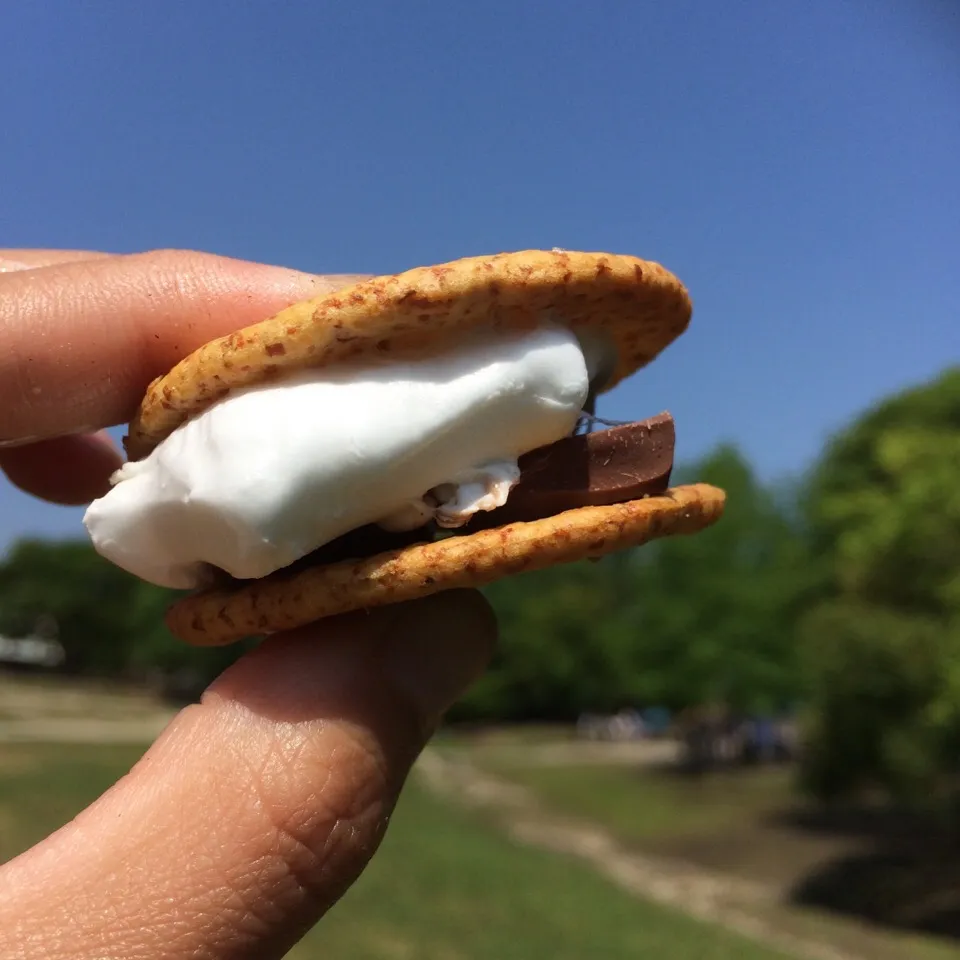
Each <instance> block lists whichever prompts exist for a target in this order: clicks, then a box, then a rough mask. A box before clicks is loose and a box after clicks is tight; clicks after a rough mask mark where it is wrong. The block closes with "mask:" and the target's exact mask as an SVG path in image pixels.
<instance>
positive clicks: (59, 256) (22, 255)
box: [0, 248, 110, 272]
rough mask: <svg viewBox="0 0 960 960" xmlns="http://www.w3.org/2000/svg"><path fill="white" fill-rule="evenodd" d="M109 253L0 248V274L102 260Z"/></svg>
mask: <svg viewBox="0 0 960 960" xmlns="http://www.w3.org/2000/svg"><path fill="white" fill-rule="evenodd" d="M109 256H110V254H109V253H98V252H96V251H93V250H17V249H14V248H10V249H2V248H0V272H5V268H6V272H10V271H11V268H15V269H19V270H32V269H34V268H35V267H49V266H52V265H53V264H56V263H73V262H74V261H77V260H102V259H104V258H105V257H109Z"/></svg>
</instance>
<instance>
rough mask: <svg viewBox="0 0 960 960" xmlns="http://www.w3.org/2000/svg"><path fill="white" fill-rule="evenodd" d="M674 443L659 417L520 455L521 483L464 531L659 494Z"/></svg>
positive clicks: (669, 420)
mask: <svg viewBox="0 0 960 960" xmlns="http://www.w3.org/2000/svg"><path fill="white" fill-rule="evenodd" d="M675 440H676V433H675V430H674V424H673V417H671V416H670V414H669V413H661V414H658V415H657V416H655V417H650V419H648V420H641V421H639V422H638V423H627V424H624V425H623V426H619V427H611V428H610V429H608V430H598V431H596V432H594V433H584V434H577V435H575V436H572V437H564V438H563V439H562V440H558V441H557V442H556V443H551V444H549V445H548V446H545V447H539V448H538V449H536V450H531V451H530V452H529V453H526V454H524V455H523V456H522V457H520V460H519V464H520V470H521V474H520V481H519V483H517V485H516V486H515V487H514V488H513V489H512V490H511V491H510V496H509V497H508V498H507V502H506V503H505V504H504V505H503V506H502V507H499V508H498V509H496V510H491V511H490V512H488V513H478V514H476V515H475V516H474V517H473V519H472V520H471V521H470V523H469V524H467V526H466V527H464V528H463V531H464V532H465V533H469V532H470V531H472V530H483V529H487V528H489V527H500V526H503V525H504V524H506V523H514V522H516V521H521V520H540V519H542V518H543V517H552V516H555V515H556V514H558V513H563V511H564V510H573V509H575V508H577V507H599V506H608V505H609V504H612V503H625V502H626V501H627V500H638V499H640V498H641V497H645V496H650V495H651V494H657V493H663V491H664V490H666V489H667V487H668V485H669V483H670V472H671V470H672V469H673V448H674V443H675Z"/></svg>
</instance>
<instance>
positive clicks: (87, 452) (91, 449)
mask: <svg viewBox="0 0 960 960" xmlns="http://www.w3.org/2000/svg"><path fill="white" fill-rule="evenodd" d="M121 463H123V458H122V457H121V456H120V454H119V452H118V451H117V448H116V446H115V445H114V443H113V441H112V440H111V439H110V437H109V436H108V435H107V434H106V433H92V434H76V435H75V436H71V437H57V438H55V439H53V440H42V441H40V442H39V443H31V444H28V445H26V446H17V447H9V448H6V449H2V450H0V470H2V471H3V472H4V473H5V474H6V475H7V479H8V480H10V482H11V483H13V484H14V485H15V486H17V487H19V488H20V489H21V490H23V491H25V492H26V493H30V494H33V496H35V497H40V499H41V500H49V501H50V502H51V503H61V504H64V505H66V506H80V505H81V504H84V503H90V501H91V500H95V499H96V498H97V497H101V496H103V494H105V493H106V492H107V490H108V489H109V488H110V475H111V474H112V473H113V472H114V470H116V469H117V468H118V467H119V466H120V464H121Z"/></svg>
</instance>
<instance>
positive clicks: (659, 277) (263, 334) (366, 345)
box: [124, 250, 692, 460]
mask: <svg viewBox="0 0 960 960" xmlns="http://www.w3.org/2000/svg"><path fill="white" fill-rule="evenodd" d="M691 309H692V308H691V304H690V298H689V296H688V294H687V291H686V289H685V288H684V286H683V284H682V283H681V282H680V281H679V280H678V279H677V278H676V277H675V276H673V274H671V273H670V272H669V271H667V270H665V269H664V268H663V267H661V266H660V265H659V264H657V263H651V262H648V261H645V260H639V259H637V258H636V257H630V256H621V255H617V254H610V253H577V252H570V251H561V250H555V251H542V250H527V251H522V252H519V253H501V254H496V255H494V256H488V257H471V258H467V259H463V260H455V261H453V262H452V263H447V264H442V265H439V266H433V267H417V268H416V269H414V270H408V271H407V272H405V273H400V274H395V275H392V276H385V277H374V278H373V279H370V280H365V281H362V282H360V283H357V284H354V285H353V286H351V287H347V288H345V289H343V290H338V291H336V292H334V293H330V294H324V295H323V296H320V297H316V298H315V299H313V300H307V301H304V302H303V303H298V304H294V305H293V306H291V307H288V308H287V309H286V310H284V311H282V312H281V313H279V314H277V315H276V316H275V317H271V318H270V319H268V320H264V321H262V322H260V323H257V324H254V325H253V326H250V327H247V328H245V329H243V330H238V331H237V332H235V333H232V334H230V335H229V336H226V337H221V338H220V339H218V340H213V341H211V342H210V343H207V344H205V345H204V346H202V347H200V348H199V349H198V350H196V351H195V352H194V353H192V354H190V355H189V356H188V357H186V358H185V359H184V360H182V361H181V362H180V363H179V364H177V366H176V367H174V368H173V370H171V371H170V372H169V373H168V374H166V375H165V376H163V377H160V378H158V379H157V380H155V381H154V382H153V383H152V384H151V385H150V387H149V388H148V390H147V393H146V396H145V398H144V400H143V403H142V404H141V406H140V410H139V412H138V413H137V415H136V417H135V418H134V420H133V422H132V423H131V424H130V431H129V435H128V436H127V437H126V438H125V440H124V444H125V446H126V449H127V454H128V456H129V457H130V459H132V460H136V459H140V458H142V457H145V456H146V455H147V454H148V453H149V452H150V451H151V450H152V449H153V448H154V447H156V446H157V445H158V444H159V443H160V442H161V441H162V440H163V439H164V438H165V437H167V436H168V435H169V434H170V433H172V432H173V431H174V430H175V429H176V428H177V427H178V426H179V425H180V424H181V423H183V422H184V421H185V420H186V419H188V418H189V417H190V416H193V415H194V414H196V413H198V412H200V411H202V410H204V409H205V408H206V407H207V406H209V405H210V404H211V403H213V402H214V401H216V400H218V399H220V398H221V397H223V396H224V395H225V394H226V393H227V392H228V391H229V390H231V389H233V388H239V387H247V386H252V385H254V384H258V383H263V382H266V381H268V380H270V379H271V378H273V377H277V376H280V375H281V374H283V373H284V372H286V371H290V370H295V369H299V368H303V367H314V366H326V365H329V364H334V363H342V362H345V361H350V360H355V359H356V358H358V357H361V356H366V355H371V356H379V357H389V356H392V355H403V354H413V355H416V354H418V353H423V352H425V351H428V350H436V349H437V348H438V346H441V345H442V344H443V343H444V342H445V340H447V339H450V338H453V337H454V336H455V335H457V334H460V333H462V332H463V331H466V330H469V329H471V328H482V329H485V330H489V331H496V330H502V329H525V328H529V327H533V326H534V325H536V324H537V323H540V322H542V321H543V320H544V319H549V320H553V321H555V322H559V323H563V324H566V325H567V326H569V327H571V328H573V329H574V330H576V329H582V328H590V329H596V330H599V331H603V332H605V333H606V334H607V335H609V337H610V338H611V340H612V341H613V343H614V345H615V346H616V348H617V353H618V356H619V364H618V366H617V368H616V370H615V371H614V373H613V377H612V379H611V380H610V381H609V382H608V383H607V384H606V385H605V389H609V388H610V387H611V386H613V385H614V384H616V383H617V382H619V381H620V380H622V379H623V378H624V377H626V376H628V375H629V374H631V373H633V372H634V371H635V370H637V369H639V368H640V367H643V366H645V365H646V364H647V363H649V362H650V361H651V360H652V359H653V358H654V357H655V356H657V354H659V353H660V352H661V351H662V350H663V349H664V348H665V347H666V346H667V345H668V344H670V343H671V342H672V341H673V340H675V339H676V338H677V337H678V336H679V335H680V334H681V333H683V331H684V330H685V329H686V327H687V324H688V323H689V321H690V314H691Z"/></svg>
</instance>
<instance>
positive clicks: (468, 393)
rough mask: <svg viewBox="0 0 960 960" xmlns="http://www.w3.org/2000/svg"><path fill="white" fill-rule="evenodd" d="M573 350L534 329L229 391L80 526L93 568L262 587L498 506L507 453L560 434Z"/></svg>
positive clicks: (584, 387) (580, 385)
mask: <svg viewBox="0 0 960 960" xmlns="http://www.w3.org/2000/svg"><path fill="white" fill-rule="evenodd" d="M584 349H586V350H587V352H588V353H590V350H589V347H585V348H584ZM584 349H582V348H581V346H580V344H579V343H578V341H577V338H576V337H575V336H574V335H573V334H572V333H571V332H569V331H568V330H565V329H563V328H560V327H554V326H545V327H542V328H539V329H537V330H535V331H533V332H531V333H525V334H519V335H518V334H511V335H502V334H501V335H499V336H497V337H496V338H487V339H484V340H479V341H475V342H472V343H468V344H467V345H461V346H460V347H458V348H457V349H455V350H453V351H451V352H449V353H446V354H444V355H442V356H439V357H431V358H428V359H423V360H416V361H407V362H396V361H389V362H383V363H375V364H371V363H370V361H367V363H366V364H365V365H351V366H338V367H335V368H331V369H320V370H306V371H300V372H297V373H294V374H292V375H290V376H289V377H287V378H284V379H283V380H282V381H281V382H279V383H271V384H269V385H261V386H257V387H252V388H248V389H244V390H238V391H235V392H234V393H231V394H230V395H229V396H228V397H226V398H225V399H223V400H221V401H219V402H218V403H216V404H214V405H213V406H211V407H210V408H208V409H207V410H205V411H204V412H202V413H200V414H199V415H198V416H196V417H194V418H192V419H191V420H189V421H187V422H186V423H184V424H183V425H182V426H181V427H179V428H178V429H177V430H176V431H175V432H174V433H173V434H171V435H170V436H169V437H168V438H167V439H166V440H165V441H164V442H163V443H162V444H160V445H159V446H158V447H157V448H156V449H155V450H154V451H153V452H152V453H151V454H150V455H149V456H148V457H147V458H146V459H144V460H141V461H137V462H134V463H128V464H125V465H124V466H123V467H122V468H121V470H119V471H118V473H117V474H116V476H115V485H114V486H113V488H112V489H111V490H110V492H109V493H107V494H106V495H105V496H104V497H102V498H101V499H99V500H97V501H95V502H94V503H92V504H91V505H90V507H89V509H88V510H87V512H86V515H85V517H84V524H85V525H86V527H87V530H88V531H89V533H90V536H91V538H92V540H93V544H94V546H95V547H96V549H97V550H98V551H99V552H100V553H101V554H103V556H105V557H107V559H109V560H111V561H112V562H114V563H115V564H117V565H118V566H120V567H123V568H124V569H126V570H128V571H130V572H131V573H134V574H136V575H137V576H139V577H141V578H142V579H144V580H148V581H150V582H152V583H156V584H159V585H160V586H165V587H175V588H180V589H189V588H192V587H195V586H199V585H202V584H203V583H204V582H205V580H206V579H207V577H208V574H209V566H208V565H212V566H214V567H219V568H220V569H222V570H225V571H227V572H228V573H229V574H231V575H232V576H234V577H237V578H239V579H248V578H257V577H263V576H266V575H267V574H269V573H272V572H273V571H274V570H278V569H280V568H281V567H285V566H287V565H288V564H290V563H293V562H294V561H295V560H298V559H299V558H300V557H302V556H304V555H306V554H308V553H310V552H311V551H313V550H315V549H316V548H317V547H320V546H322V545H323V544H325V543H329V542H330V541H331V540H334V539H336V538H337V537H339V536H341V535H342V534H344V533H347V532H349V531H350V530H353V529H356V528H357V527H361V526H364V525H365V524H368V523H377V522H381V523H382V525H383V526H385V527H388V528H390V529H394V530H396V529H413V528H415V527H418V526H420V525H421V524H423V523H424V522H426V521H427V520H429V519H431V518H435V519H436V520H437V522H438V523H439V524H440V525H441V526H448V527H453V526H458V525H459V524H462V523H463V522H465V521H466V519H468V518H469V516H470V515H471V514H472V513H473V512H475V511H476V510H490V509H493V508H495V507H497V506H501V505H502V504H503V503H504V502H505V500H506V497H507V495H508V494H509V491H510V488H511V487H512V486H513V485H514V484H515V483H516V481H517V479H518V478H519V468H518V467H517V458H518V457H519V456H520V455H521V454H523V453H525V452H527V451H528V450H532V449H534V448H535V447H538V446H541V445H543V444H547V443H552V442H553V441H555V440H558V439H560V438H561V437H563V436H566V435H567V434H569V433H570V432H571V430H572V429H573V427H574V425H575V424H576V421H577V417H578V416H579V414H580V411H581V408H582V406H583V404H584V401H585V399H586V397H587V391H588V378H589V374H588V370H587V361H586V360H585V358H584ZM428 494H429V496H428Z"/></svg>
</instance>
